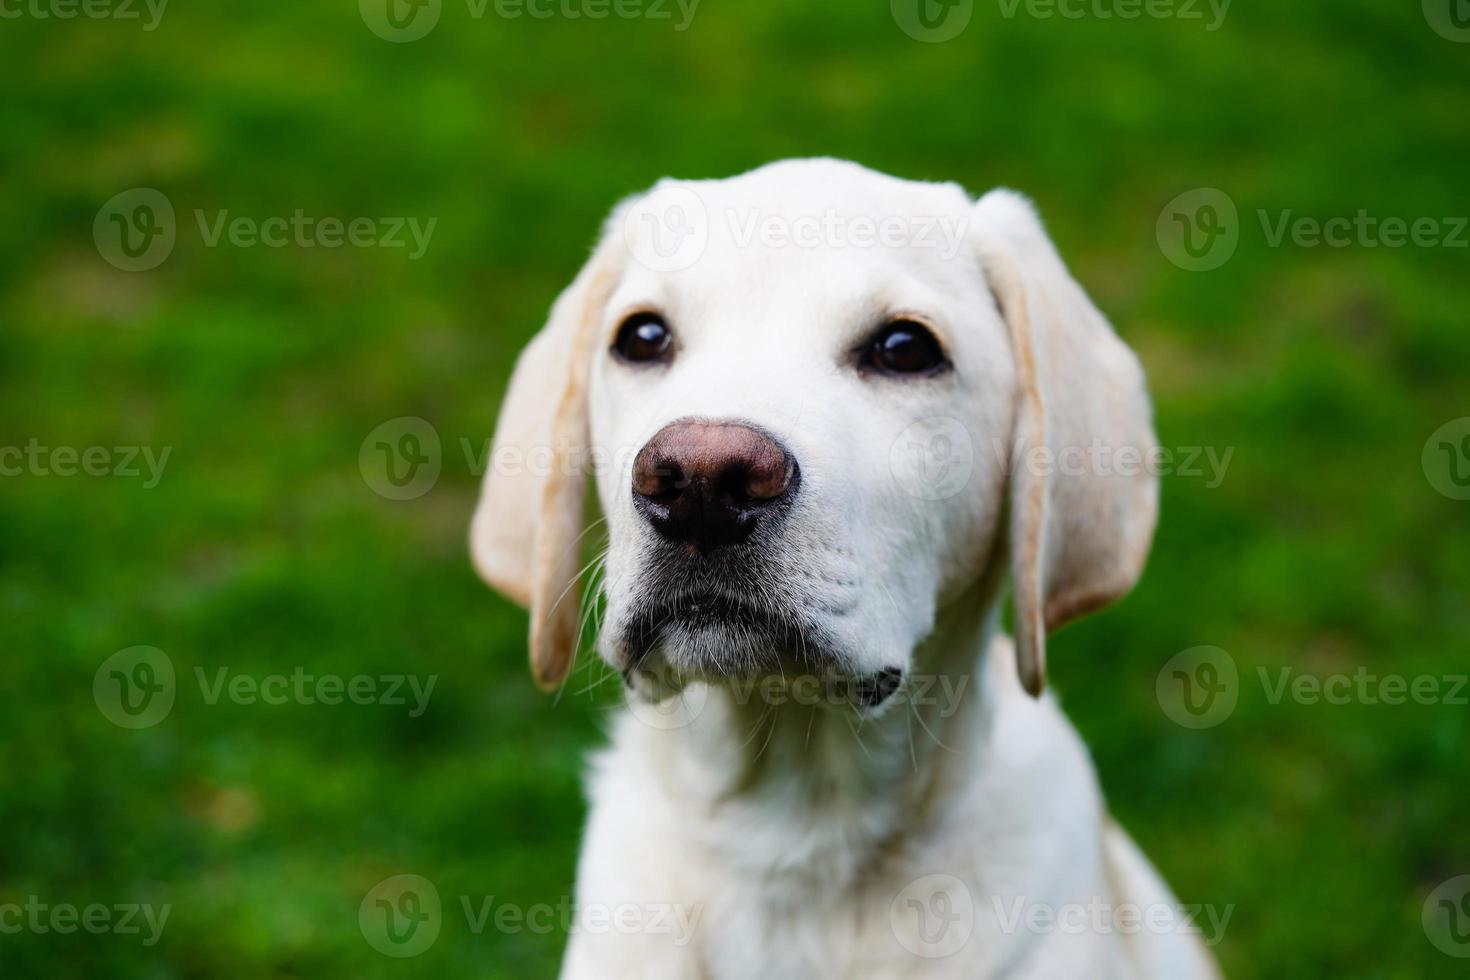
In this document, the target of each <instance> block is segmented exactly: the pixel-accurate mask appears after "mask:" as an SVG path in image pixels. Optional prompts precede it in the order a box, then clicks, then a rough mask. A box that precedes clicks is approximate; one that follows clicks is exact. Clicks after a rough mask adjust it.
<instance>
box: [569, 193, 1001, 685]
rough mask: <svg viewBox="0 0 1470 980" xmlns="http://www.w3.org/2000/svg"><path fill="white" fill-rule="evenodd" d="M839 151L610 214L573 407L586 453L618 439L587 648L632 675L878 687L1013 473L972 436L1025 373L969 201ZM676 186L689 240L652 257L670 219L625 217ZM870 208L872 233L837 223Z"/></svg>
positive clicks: (964, 560)
mask: <svg viewBox="0 0 1470 980" xmlns="http://www.w3.org/2000/svg"><path fill="white" fill-rule="evenodd" d="M835 169H836V172H835V173H834V172H833V170H834V168H831V167H830V166H820V165H811V164H807V165H799V166H797V167H795V168H790V167H788V168H780V167H777V168H767V169H765V170H761V171H757V172H755V173H753V174H748V175H745V176H743V177H738V178H735V179H733V180H728V181H718V182H701V183H694V184H682V185H675V186H674V187H672V188H668V187H666V188H663V189H656V190H655V191H654V192H653V193H652V194H651V195H650V196H649V197H648V198H647V199H646V200H644V201H642V202H639V203H638V204H636V205H634V207H633V208H632V209H631V210H630V211H628V212H627V213H625V214H624V215H622V216H621V217H620V218H619V224H620V225H621V227H622V229H625V230H626V232H627V234H628V235H629V236H630V237H631V238H632V241H631V242H630V243H629V251H630V252H631V253H632V256H633V260H632V261H628V262H625V263H624V265H623V268H622V270H621V275H619V276H618V277H617V281H616V285H615V286H614V287H613V289H612V290H611V293H610V295H609V296H608V299H607V302H606V303H605V305H604V306H603V309H602V313H601V316H600V317H599V318H598V321H597V323H596V326H595V328H594V336H595V340H594V342H593V344H592V364H591V391H590V396H589V399H588V402H589V405H590V407H591V412H590V420H591V426H590V428H591V438H592V443H593V445H597V446H602V447H609V448H610V449H612V450H614V451H613V452H611V453H609V454H608V459H609V461H610V465H606V466H603V467H600V468H599V470H598V473H597V490H598V496H599V498H600V501H601V504H602V510H603V513H604V514H605V515H606V518H607V527H608V537H609V550H608V556H607V568H606V590H607V615H606V621H605V626H604V630H603V633H602V637H601V640H600V644H599V648H600V651H601V653H602V655H603V657H604V658H606V659H607V661H608V662H609V663H610V664H611V665H612V666H614V667H615V668H617V669H618V670H621V671H625V672H627V671H631V672H632V678H633V679H634V680H635V681H636V682H639V683H640V684H641V683H645V682H648V681H651V680H653V679H655V678H656V679H658V680H659V681H661V682H663V683H667V684H673V685H674V686H677V685H678V684H679V683H680V682H682V681H684V680H687V679H689V678H694V677H698V678H719V677H723V676H728V675H731V674H749V673H761V674H764V673H782V674H784V675H796V674H801V673H803V672H805V673H813V674H816V675H819V676H824V677H825V676H830V677H834V678H836V679H838V680H847V681H851V682H853V683H854V689H855V691H857V692H858V693H859V695H860V696H861V697H865V698H867V699H869V700H876V699H879V698H881V697H882V696H883V695H885V694H886V693H888V692H890V691H891V690H892V688H893V684H894V682H895V681H896V680H897V678H898V677H899V676H900V675H901V674H902V673H903V672H905V671H906V670H907V669H908V668H909V657H910V653H911V651H912V650H913V649H914V647H915V645H916V644H917V642H918V641H919V640H921V639H922V638H923V637H924V636H925V635H926V634H927V633H928V632H929V630H930V628H931V627H932V625H933V623H934V615H935V609H936V606H937V604H939V603H940V602H942V601H944V600H945V599H946V598H947V597H949V595H951V594H952V593H953V592H954V591H955V590H956V589H958V588H961V587H963V586H964V585H966V584H968V583H971V582H973V581H974V579H975V577H976V575H977V574H978V571H979V566H980V564H981V562H982V561H983V560H984V557H985V556H986V555H988V553H989V550H990V544H991V541H992V539H993V537H994V529H995V525H996V521H997V517H998V511H999V507H1000V502H1001V499H1002V498H1001V491H1002V488H1003V484H1004V474H1003V472H1002V466H1001V460H998V459H997V458H996V455H995V453H994V452H991V451H990V446H989V442H988V441H987V440H988V439H989V437H991V436H1001V437H1002V438H1001V440H1000V444H1001V445H1005V444H1006V443H1007V442H1008V441H1009V432H1010V430H1011V425H1012V415H1013V412H1014V407H1013V406H1014V395H1015V379H1014V368H1013V358H1012V357H1011V355H1010V350H1009V342H1008V341H1007V339H1006V330H1005V324H1004V322H1003V321H1002V319H1001V317H1000V314H999V312H998V311H997V309H996V305H995V302H994V300H993V299H992V297H991V295H990V292H989V289H988V287H987V284H986V281H985V278H984V277H983V276H982V275H980V274H979V268H980V265H979V263H980V259H979V256H978V254H977V252H976V250H975V247H974V245H973V243H972V242H971V241H970V240H969V239H968V238H966V237H965V236H966V235H967V234H968V224H969V212H970V210H971V207H972V205H971V202H970V201H969V200H967V199H966V197H965V195H964V194H963V193H962V192H961V191H959V189H958V188H955V187H951V186H935V185H923V184H912V183H905V182H901V181H897V180H892V179H889V178H883V177H879V176H877V175H874V174H871V173H868V172H866V171H862V170H859V169H858V168H835ZM793 170H794V171H795V172H793ZM690 193H693V194H695V195H697V197H696V198H687V197H685V195H688V194H690ZM681 197H685V202H686V203H685V204H684V205H683V206H684V207H685V208H691V207H695V206H697V207H700V208H702V209H703V212H704V215H705V217H704V219H703V220H702V221H701V224H704V225H707V235H704V236H703V237H704V238H705V241H704V243H703V249H702V252H701V254H699V255H698V257H697V259H695V260H693V261H692V263H691V264H689V265H688V266H687V268H680V269H677V270H672V271H662V270H661V269H658V268H650V265H660V264H661V263H658V262H656V261H654V262H651V263H650V264H648V265H646V264H644V263H642V262H640V261H638V257H639V256H644V255H647V256H657V255H658V252H657V251H656V249H657V247H658V245H659V242H658V239H657V237H656V236H658V235H660V234H663V235H665V242H664V246H665V247H667V246H668V244H669V242H668V235H667V226H666V225H660V224H655V223H652V222H645V221H641V220H637V219H638V218H639V217H640V216H641V215H642V214H647V213H653V214H654V215H655V216H656V215H657V214H658V213H660V212H661V211H664V210H666V209H672V208H675V207H680V206H681V205H679V204H677V203H675V202H677V201H679V199H680V198H681ZM686 216H687V211H686ZM824 216H830V218H831V220H829V221H828V222H827V224H826V227H825V228H821V227H818V226H816V223H817V222H820V221H821V220H822V219H823V218H824ZM864 219H866V221H868V222H871V223H872V225H873V227H874V228H879V227H886V228H888V229H890V230H891V232H892V234H890V235H889V236H888V241H887V243H884V242H882V241H877V240H876V238H877V236H876V235H875V240H874V241H872V242H871V243H868V244H862V243H854V242H851V241H848V240H847V239H849V238H851V237H853V235H854V229H860V228H861V227H863V226H862V224H861V222H862V221H863V220H864ZM803 221H811V222H813V225H814V227H813V231H814V232H815V237H814V239H813V240H812V241H811V243H810V244H806V245H799V244H796V243H795V241H793V240H791V238H790V237H788V232H789V236H796V235H800V234H801V231H800V229H801V228H802V227H803V225H802V224H801V222H803ZM762 232H764V234H762ZM961 442H963V446H961V445H960V443H961ZM961 466H963V467H967V468H968V469H969V472H968V473H967V474H955V473H953V472H950V470H949V468H950V467H961ZM946 481H948V482H949V483H950V484H957V485H953V486H946V485H945V483H946ZM946 491H950V492H946Z"/></svg>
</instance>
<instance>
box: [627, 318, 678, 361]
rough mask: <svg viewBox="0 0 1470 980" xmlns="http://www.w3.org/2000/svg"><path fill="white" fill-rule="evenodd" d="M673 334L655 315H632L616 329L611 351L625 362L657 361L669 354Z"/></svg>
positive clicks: (661, 319)
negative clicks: (616, 335)
mask: <svg viewBox="0 0 1470 980" xmlns="http://www.w3.org/2000/svg"><path fill="white" fill-rule="evenodd" d="M673 344H674V333H673V331H671V330H670V329H669V325H668V324H667V323H664V320H663V317H661V316H659V315H658V314H657V313H634V314H633V315H632V316H630V317H628V319H626V320H624V321H623V325H622V326H621V327H619V328H618V337H617V339H616V340H614V341H613V350H614V351H615V352H617V355H618V356H619V357H621V358H622V359H623V360H625V361H635V362H641V361H658V360H663V359H664V358H666V357H667V356H668V354H669V350H670V348H671V347H673Z"/></svg>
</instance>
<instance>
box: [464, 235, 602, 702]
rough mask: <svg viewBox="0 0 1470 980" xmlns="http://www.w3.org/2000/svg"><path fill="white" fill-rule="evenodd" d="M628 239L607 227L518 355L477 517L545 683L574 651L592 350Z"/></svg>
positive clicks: (477, 543)
mask: <svg viewBox="0 0 1470 980" xmlns="http://www.w3.org/2000/svg"><path fill="white" fill-rule="evenodd" d="M611 224H612V222H611V221H610V222H609V227H611ZM621 238H622V236H621V235H618V234H616V233H614V234H608V233H607V232H606V231H605V232H604V234H603V237H602V241H601V243H600V244H599V245H598V246H597V248H596V250H595V251H594V252H593V255H592V257H591V258H590V259H589V260H588V261H587V263H586V265H584V266H583V267H582V270H581V272H579V273H578V274H577V278H576V279H574V280H573V281H572V284H571V285H570V286H568V287H567V288H566V289H565V290H563V291H562V294H561V295H560V296H559V297H557V300H556V303H555V304H553V305H552V308H551V316H550V318H549V319H548V320H547V322H546V326H544V327H543V328H542V329H541V332H540V333H538V334H537V335H536V336H535V337H534V338H533V339H532V340H531V343H530V344H529V345H528V346H527V347H526V349H525V350H524V351H522V352H521V356H520V358H519V359H518V360H517V361H516V366H515V372H514V373H513V374H512V376H511V381H510V389H509V390H508V391H507V392H506V395H505V400H504V401H503V402H502V403H501V407H500V421H499V422H498V423H497V425H496V427H495V440H494V443H493V445H492V448H491V453H490V457H489V460H488V465H487V467H486V470H485V477H484V482H483V483H482V484H481V488H480V503H479V506H478V508H476V510H475V516H474V519H473V521H472V522H471V524H470V557H471V558H472V560H473V561H474V564H475V568H476V569H477V570H478V571H479V573H480V575H481V576H482V577H483V578H484V579H485V581H487V582H489V583H490V584H491V585H492V586H494V587H495V588H496V589H498V590H499V591H500V592H502V593H504V594H505V595H506V596H508V597H509V598H511V599H514V600H515V601H516V602H518V603H520V604H521V605H523V606H529V607H530V610H531V637H530V647H531V673H532V676H534V677H535V679H536V683H537V684H538V685H540V686H541V687H542V688H543V689H547V690H549V689H551V688H554V687H556V686H557V685H558V684H560V683H561V682H562V681H563V680H565V679H566V676H567V673H568V671H570V670H571V666H572V658H573V657H574V656H575V655H576V649H575V648H576V644H577V634H578V629H577V627H578V612H579V603H578V596H577V595H575V594H574V592H575V589H574V588H573V586H574V585H575V582H576V578H577V572H578V567H579V564H580V563H579V556H580V554H581V553H580V551H579V550H578V548H577V544H578V541H579V540H580V538H581V532H582V527H583V519H582V517H583V515H582V507H583V497H584V495H585V491H586V483H587V477H588V476H589V475H590V474H589V469H588V463H589V460H590V453H589V452H588V443H589V436H588V417H587V385H588V381H589V377H588V375H589V372H590V370H591V360H590V351H591V348H592V345H593V332H594V330H595V329H596V326H597V322H598V319H599V318H600V316H601V313H602V310H603V307H604V306H605V305H606V302H607V298H608V296H609V294H610V292H611V290H612V287H613V284H614V282H615V280H616V276H617V270H618V268H619V263H620V262H621V254H622V253H621V252H620V251H619V250H618V249H617V247H616V244H617V243H619V242H621Z"/></svg>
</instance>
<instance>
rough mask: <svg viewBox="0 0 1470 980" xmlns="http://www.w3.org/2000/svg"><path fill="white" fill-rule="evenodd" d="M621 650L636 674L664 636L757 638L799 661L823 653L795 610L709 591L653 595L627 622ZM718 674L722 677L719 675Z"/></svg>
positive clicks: (817, 632) (813, 630) (818, 632)
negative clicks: (677, 633) (673, 632)
mask: <svg viewBox="0 0 1470 980" xmlns="http://www.w3.org/2000/svg"><path fill="white" fill-rule="evenodd" d="M629 623H630V625H629V626H628V628H627V630H626V633H625V640H624V646H625V649H626V651H627V661H626V663H627V666H628V667H629V668H632V669H637V668H639V667H641V666H642V665H643V663H644V662H645V661H646V660H647V658H648V657H649V655H650V654H652V653H653V651H654V650H655V649H656V648H658V647H659V646H660V645H661V644H662V643H663V642H664V641H665V640H666V639H667V638H668V635H669V632H670V630H677V631H682V632H684V633H686V634H689V633H695V634H705V633H716V634H717V633H720V632H726V633H730V634H731V635H741V634H744V635H746V636H749V635H756V636H761V635H763V636H764V637H766V639H767V640H768V641H769V642H771V643H773V644H775V645H776V646H778V647H788V646H789V647H790V648H791V649H790V651H788V652H790V653H795V654H799V655H800V656H801V657H803V658H805V657H806V656H807V655H808V654H809V653H812V652H816V651H818V650H821V649H824V648H825V646H826V644H825V643H823V642H822V641H821V637H822V636H823V633H822V631H821V630H820V629H819V628H817V627H816V626H814V625H813V624H812V623H810V622H809V621H808V619H807V618H806V617H804V616H803V615H802V614H801V612H800V610H797V609H791V608H784V607H782V606H779V605H778V606H772V605H771V604H769V603H764V602H761V601H759V600H757V599H755V598H751V597H746V596H741V595H739V594H735V593H731V592H727V591H717V590H714V589H691V590H687V591H678V592H671V593H664V594H659V595H656V596H652V597H650V598H648V599H646V600H645V601H644V602H643V603H642V604H640V606H639V608H638V610H637V612H635V613H634V614H633V616H632V617H631V618H630V620H629ZM719 673H722V674H723V673H725V672H724V671H719Z"/></svg>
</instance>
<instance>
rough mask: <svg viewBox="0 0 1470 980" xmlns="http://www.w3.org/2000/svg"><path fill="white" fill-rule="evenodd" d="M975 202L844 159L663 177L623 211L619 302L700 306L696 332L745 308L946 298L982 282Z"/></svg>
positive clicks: (791, 311)
mask: <svg viewBox="0 0 1470 980" xmlns="http://www.w3.org/2000/svg"><path fill="white" fill-rule="evenodd" d="M971 211H972V208H971V205H970V201H969V199H968V197H967V196H966V194H965V193H964V191H963V190H962V189H961V188H960V187H959V186H958V185H955V184H937V183H924V182H919V181H911V180H903V179H900V178H896V177H890V176H888V175H885V174H880V173H877V172H875V171H872V170H868V169H866V168H864V167H861V166H858V165H856V164H852V163H846V162H842V161H834V160H793V161H783V162H781V163H778V164H772V165H769V166H766V167H761V168H760V169H758V170H753V171H751V172H749V173H745V174H741V175H739V176H737V177H731V178H727V179H723V180H702V181H677V180H665V181H661V182H660V183H659V184H658V185H656V186H655V188H654V189H653V190H652V191H650V193H649V194H648V195H646V196H645V197H644V198H642V199H640V200H638V201H635V202H633V203H632V205H631V207H630V209H629V210H628V211H627V212H626V213H625V215H624V219H623V221H622V225H623V233H624V236H625V238H626V241H627V244H628V245H629V250H630V252H631V258H632V261H630V262H628V263H627V266H626V270H625V273H624V276H623V278H622V281H621V283H620V288H619V289H618V290H617V291H616V293H615V296H614V305H615V306H616V305H620V304H621V305H628V304H632V305H638V304H647V305H654V306H659V307H661V308H664V309H666V310H669V311H672V312H689V311H691V310H692V311H695V313H696V315H695V316H691V317H686V318H685V320H686V322H685V323H684V326H685V328H686V329H697V328H698V323H697V322H690V321H698V320H708V319H711V318H714V319H718V318H719V315H720V314H721V313H722V312H726V311H729V310H730V309H731V308H736V307H738V308H739V310H740V311H741V313H742V314H743V315H750V314H753V313H756V312H758V311H760V310H762V309H764V310H766V311H770V310H772V309H777V308H778V309H780V310H781V311H783V312H784V313H785V314H786V315H789V316H793V317H795V316H804V315H809V314H818V315H830V314H834V313H835V314H838V315H840V314H841V313H842V312H843V311H845V310H851V309H854V308H861V307H863V306H868V305H871V306H882V305H884V304H888V305H904V304H905V303H919V304H922V303H924V302H930V303H939V302H942V301H943V297H944V296H946V295H949V296H953V295H954V293H955V291H956V290H964V289H967V288H969V287H970V286H971V285H973V283H974V281H975V278H976V277H975V275H974V273H975V269H976V262H975V259H974V257H973V255H972V254H971V251H970V249H969V248H968V246H967V244H966V239H967V236H968V234H969V221H970V215H971Z"/></svg>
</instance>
